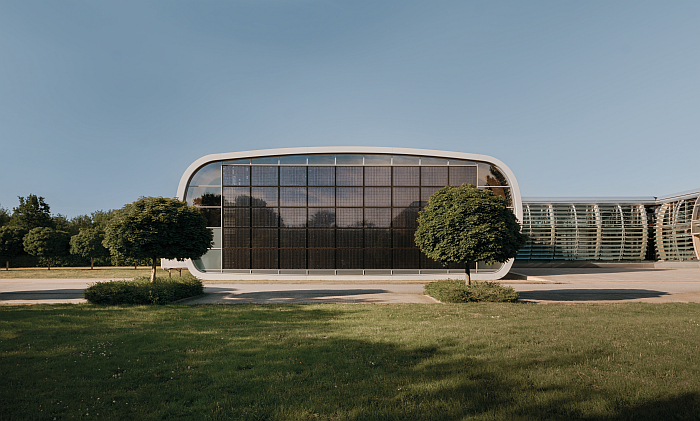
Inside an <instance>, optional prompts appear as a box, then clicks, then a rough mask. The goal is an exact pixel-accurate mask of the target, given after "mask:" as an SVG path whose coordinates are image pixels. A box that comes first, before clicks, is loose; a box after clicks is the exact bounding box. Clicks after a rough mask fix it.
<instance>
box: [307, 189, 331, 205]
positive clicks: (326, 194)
mask: <svg viewBox="0 0 700 421" xmlns="http://www.w3.org/2000/svg"><path fill="white" fill-rule="evenodd" d="M309 206H335V188H333V187H309Z"/></svg>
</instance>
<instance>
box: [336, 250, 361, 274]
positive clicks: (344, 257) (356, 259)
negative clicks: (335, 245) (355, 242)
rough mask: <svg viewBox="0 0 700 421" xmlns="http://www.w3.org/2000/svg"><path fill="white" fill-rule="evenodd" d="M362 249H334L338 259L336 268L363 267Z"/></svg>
mask: <svg viewBox="0 0 700 421" xmlns="http://www.w3.org/2000/svg"><path fill="white" fill-rule="evenodd" d="M363 254H364V253H363V250H362V249H339V250H336V259H337V260H338V267H337V269H363V266H362V255H363Z"/></svg>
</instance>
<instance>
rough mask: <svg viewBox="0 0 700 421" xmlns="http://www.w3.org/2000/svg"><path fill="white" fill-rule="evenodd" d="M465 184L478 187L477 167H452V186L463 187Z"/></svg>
mask: <svg viewBox="0 0 700 421" xmlns="http://www.w3.org/2000/svg"><path fill="white" fill-rule="evenodd" d="M464 183H467V184H472V185H474V186H476V167H450V184H451V185H453V186H461V185H462V184H464Z"/></svg>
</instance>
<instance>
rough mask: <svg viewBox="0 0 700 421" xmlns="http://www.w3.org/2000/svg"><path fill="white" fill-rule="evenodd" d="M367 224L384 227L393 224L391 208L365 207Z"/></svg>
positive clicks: (368, 225) (367, 225)
mask: <svg viewBox="0 0 700 421" xmlns="http://www.w3.org/2000/svg"><path fill="white" fill-rule="evenodd" d="M365 226H366V227H374V228H384V227H390V226H391V209H389V208H365Z"/></svg>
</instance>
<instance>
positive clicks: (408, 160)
mask: <svg viewBox="0 0 700 421" xmlns="http://www.w3.org/2000/svg"><path fill="white" fill-rule="evenodd" d="M419 160H420V157H418V156H411V155H394V158H393V160H392V165H418V163H419Z"/></svg>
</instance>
